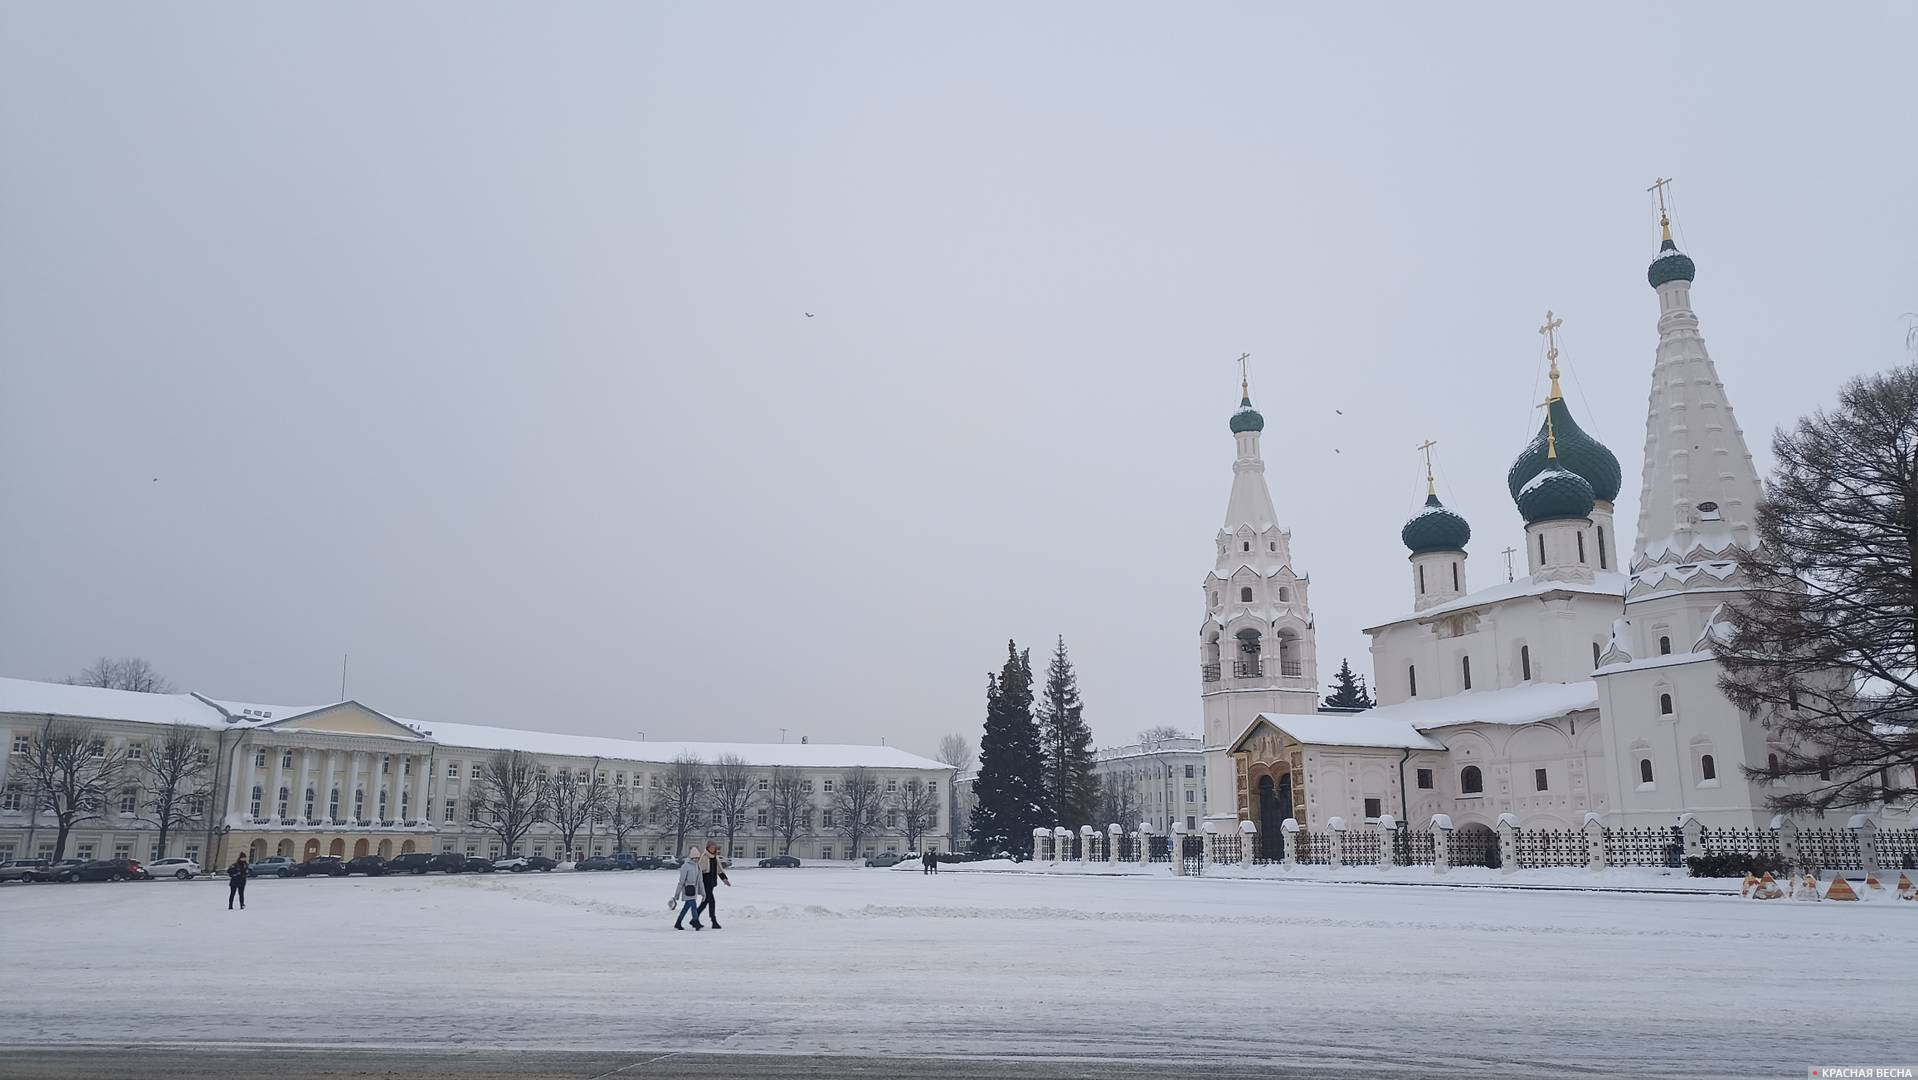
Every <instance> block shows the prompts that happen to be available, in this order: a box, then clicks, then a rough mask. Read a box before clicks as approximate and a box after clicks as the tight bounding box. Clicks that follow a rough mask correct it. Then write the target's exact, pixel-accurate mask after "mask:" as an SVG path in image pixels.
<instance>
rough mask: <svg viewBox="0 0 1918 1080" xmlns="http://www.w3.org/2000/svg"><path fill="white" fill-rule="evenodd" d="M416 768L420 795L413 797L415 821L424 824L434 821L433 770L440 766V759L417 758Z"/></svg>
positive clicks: (415, 781)
mask: <svg viewBox="0 0 1918 1080" xmlns="http://www.w3.org/2000/svg"><path fill="white" fill-rule="evenodd" d="M414 760H415V762H416V763H417V764H416V765H415V766H414V767H415V768H416V769H418V770H419V775H418V776H416V777H414V778H413V779H414V787H415V790H416V791H417V792H418V794H416V795H414V796H413V819H414V820H415V821H418V822H420V823H422V824H426V823H430V822H431V821H433V818H434V815H433V769H434V768H435V767H436V766H437V765H439V758H437V757H434V756H433V755H431V754H429V755H427V756H425V757H421V758H415V759H414Z"/></svg>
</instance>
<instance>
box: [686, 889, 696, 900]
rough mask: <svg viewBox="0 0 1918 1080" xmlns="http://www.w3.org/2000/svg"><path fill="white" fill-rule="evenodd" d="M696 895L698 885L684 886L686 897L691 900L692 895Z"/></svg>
mask: <svg viewBox="0 0 1918 1080" xmlns="http://www.w3.org/2000/svg"><path fill="white" fill-rule="evenodd" d="M698 895H699V886H697V885H688V886H686V899H688V900H691V899H692V898H693V897H695V896H698Z"/></svg>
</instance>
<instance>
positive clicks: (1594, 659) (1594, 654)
mask: <svg viewBox="0 0 1918 1080" xmlns="http://www.w3.org/2000/svg"><path fill="white" fill-rule="evenodd" d="M1592 666H1593V667H1597V666H1598V642H1596V641H1594V642H1592Z"/></svg>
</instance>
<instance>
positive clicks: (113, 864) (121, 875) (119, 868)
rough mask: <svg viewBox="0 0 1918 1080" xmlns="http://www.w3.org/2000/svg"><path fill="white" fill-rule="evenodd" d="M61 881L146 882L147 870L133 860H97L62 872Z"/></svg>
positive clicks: (70, 867)
mask: <svg viewBox="0 0 1918 1080" xmlns="http://www.w3.org/2000/svg"><path fill="white" fill-rule="evenodd" d="M59 880H61V881H146V880H148V877H147V872H146V868H145V867H143V866H141V865H140V864H139V863H138V862H136V861H134V860H132V859H95V860H93V861H92V862H86V863H81V864H80V865H78V866H69V867H67V868H66V869H64V870H62V871H60V876H59Z"/></svg>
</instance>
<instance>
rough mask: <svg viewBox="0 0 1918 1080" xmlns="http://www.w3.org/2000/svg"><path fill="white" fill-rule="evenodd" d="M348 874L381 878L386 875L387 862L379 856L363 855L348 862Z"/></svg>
mask: <svg viewBox="0 0 1918 1080" xmlns="http://www.w3.org/2000/svg"><path fill="white" fill-rule="evenodd" d="M346 873H347V874H365V875H366V876H367V877H379V876H380V875H382V874H384V873H386V860H385V859H382V858H380V857H379V856H378V855H362V856H360V857H359V858H357V859H348V860H347V862H346Z"/></svg>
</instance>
